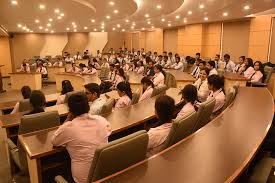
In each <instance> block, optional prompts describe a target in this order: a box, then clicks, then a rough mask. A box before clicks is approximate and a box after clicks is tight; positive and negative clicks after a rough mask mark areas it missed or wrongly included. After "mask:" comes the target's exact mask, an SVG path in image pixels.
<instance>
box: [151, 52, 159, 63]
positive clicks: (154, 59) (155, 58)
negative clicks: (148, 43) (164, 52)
mask: <svg viewBox="0 0 275 183" xmlns="http://www.w3.org/2000/svg"><path fill="white" fill-rule="evenodd" d="M151 59H152V60H153V61H154V62H156V61H157V59H158V52H156V51H155V52H154V55H151Z"/></svg>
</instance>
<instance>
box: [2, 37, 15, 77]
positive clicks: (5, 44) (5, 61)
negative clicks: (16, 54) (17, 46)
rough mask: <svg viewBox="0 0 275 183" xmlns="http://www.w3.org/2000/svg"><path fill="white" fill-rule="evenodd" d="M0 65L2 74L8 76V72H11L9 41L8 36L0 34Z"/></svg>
mask: <svg viewBox="0 0 275 183" xmlns="http://www.w3.org/2000/svg"><path fill="white" fill-rule="evenodd" d="M0 65H4V66H3V67H1V68H0V69H1V72H2V76H8V73H10V72H12V64H11V54H10V43H9V38H8V37H2V36H0Z"/></svg>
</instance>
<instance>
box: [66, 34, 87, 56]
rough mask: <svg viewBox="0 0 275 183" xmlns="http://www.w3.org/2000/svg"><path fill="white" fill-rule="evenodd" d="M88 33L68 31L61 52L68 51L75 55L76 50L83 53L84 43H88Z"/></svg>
mask: <svg viewBox="0 0 275 183" xmlns="http://www.w3.org/2000/svg"><path fill="white" fill-rule="evenodd" d="M88 40H89V37H88V33H87V32H85V33H81V32H79V33H68V43H67V45H66V46H65V48H64V49H63V52H69V53H70V54H71V56H72V55H75V54H76V53H77V52H78V51H79V52H81V53H82V54H83V52H84V51H85V48H86V45H87V44H88Z"/></svg>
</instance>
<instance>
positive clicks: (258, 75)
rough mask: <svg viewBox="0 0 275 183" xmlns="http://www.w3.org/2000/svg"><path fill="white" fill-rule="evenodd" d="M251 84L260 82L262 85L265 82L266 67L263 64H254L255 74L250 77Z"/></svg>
mask: <svg viewBox="0 0 275 183" xmlns="http://www.w3.org/2000/svg"><path fill="white" fill-rule="evenodd" d="M249 79H250V82H251V83H254V82H260V83H262V82H263V81H264V67H263V64H262V62H260V61H256V62H255V63H254V73H253V74H252V75H251V76H250V78H249Z"/></svg>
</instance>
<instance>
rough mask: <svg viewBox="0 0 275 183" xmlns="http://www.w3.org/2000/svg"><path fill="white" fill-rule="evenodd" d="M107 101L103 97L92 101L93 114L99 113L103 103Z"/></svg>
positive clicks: (91, 110) (91, 112) (91, 109)
mask: <svg viewBox="0 0 275 183" xmlns="http://www.w3.org/2000/svg"><path fill="white" fill-rule="evenodd" d="M105 103H106V100H105V99H103V98H97V99H96V100H94V101H93V102H92V103H90V111H89V114H91V115H99V114H100V112H101V110H102V107H103V105H104V104H105Z"/></svg>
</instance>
